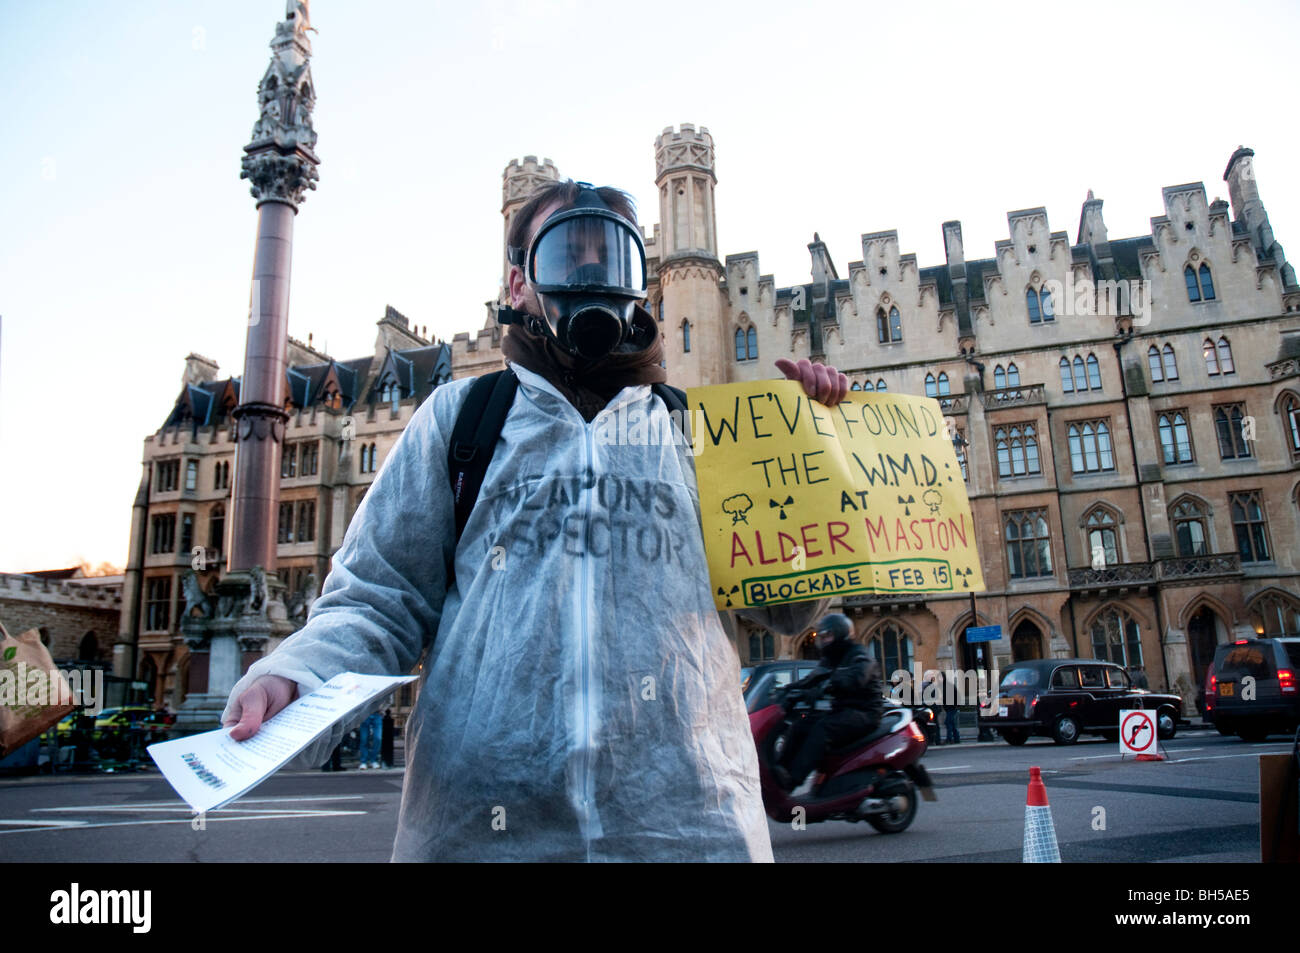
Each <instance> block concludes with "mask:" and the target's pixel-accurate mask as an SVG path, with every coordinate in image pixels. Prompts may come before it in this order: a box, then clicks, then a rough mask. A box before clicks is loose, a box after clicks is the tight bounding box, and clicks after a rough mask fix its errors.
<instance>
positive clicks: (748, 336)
mask: <svg viewBox="0 0 1300 953" xmlns="http://www.w3.org/2000/svg"><path fill="white" fill-rule="evenodd" d="M745 348H746V350H747V351H748V352H749V358H748V359H749V360H751V361H756V360H758V332H757V331H756V330H755V329H754V328H753V327H752V326H751V327H750V329H749V330H748V331H746V332H745Z"/></svg>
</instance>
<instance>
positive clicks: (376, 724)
mask: <svg viewBox="0 0 1300 953" xmlns="http://www.w3.org/2000/svg"><path fill="white" fill-rule="evenodd" d="M383 730H384V719H383V716H382V715H380V714H379V712H377V711H372V712H371V713H370V714H369V716H367V718H366V720H365V721H363V722H362V723H361V750H360V752H359V754H360V756H361V770H362V771H364V770H366V768H378V767H379V739H380V735H382V734H383Z"/></svg>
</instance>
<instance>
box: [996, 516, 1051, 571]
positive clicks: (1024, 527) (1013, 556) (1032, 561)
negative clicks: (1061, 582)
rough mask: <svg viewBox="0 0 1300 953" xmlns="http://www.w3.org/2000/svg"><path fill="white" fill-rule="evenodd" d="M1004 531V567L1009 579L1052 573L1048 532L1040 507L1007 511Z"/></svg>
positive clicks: (1045, 519)
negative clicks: (1038, 508) (1005, 546)
mask: <svg viewBox="0 0 1300 953" xmlns="http://www.w3.org/2000/svg"><path fill="white" fill-rule="evenodd" d="M1004 519H1005V523H1004V531H1005V534H1006V541H1007V567H1008V569H1009V571H1010V574H1011V578H1012V579H1025V578H1029V577H1033V576H1050V575H1051V574H1052V541H1051V538H1050V536H1049V535H1048V530H1047V517H1046V511H1044V510H1027V511H1021V512H1016V513H1008V514H1006V516H1005V518H1004Z"/></svg>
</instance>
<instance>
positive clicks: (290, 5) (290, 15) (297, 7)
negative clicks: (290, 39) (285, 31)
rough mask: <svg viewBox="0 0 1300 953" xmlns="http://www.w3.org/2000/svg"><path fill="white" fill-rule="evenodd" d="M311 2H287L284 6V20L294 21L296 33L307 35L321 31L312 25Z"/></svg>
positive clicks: (304, 0)
mask: <svg viewBox="0 0 1300 953" xmlns="http://www.w3.org/2000/svg"><path fill="white" fill-rule="evenodd" d="M310 7H311V0H287V2H286V3H285V5H284V18H285V19H286V20H292V21H293V32H294V33H306V32H307V31H308V30H311V32H313V33H319V32H320V30H318V29H316V28H315V27H314V26H312V25H311V10H310Z"/></svg>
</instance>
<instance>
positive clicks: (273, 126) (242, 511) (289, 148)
mask: <svg viewBox="0 0 1300 953" xmlns="http://www.w3.org/2000/svg"><path fill="white" fill-rule="evenodd" d="M286 6H287V9H286V12H285V18H284V19H283V20H281V21H280V22H279V23H277V24H276V25H275V36H274V38H273V39H272V40H271V63H270V65H269V66H268V67H267V69H266V73H265V74H264V75H263V76H262V82H261V83H260V84H259V85H258V88H257V101H258V105H259V107H260V109H261V115H260V117H259V118H258V120H257V122H256V124H255V125H254V126H253V136H252V141H251V142H249V143H248V145H246V146H244V158H243V163H242V165H243V171H242V172H241V173H240V178H243V179H248V180H249V182H250V183H251V184H252V188H251V190H250V191H251V192H252V195H253V198H254V199H256V200H257V210H258V220H257V245H256V251H255V253H254V258H253V287H252V293H251V296H250V302H249V314H248V338H247V345H246V349H245V354H244V376H243V378H242V379H241V381H240V391H239V406H238V407H236V408H235V410H234V412H233V416H234V417H235V419H236V422H237V423H236V427H237V434H238V442H237V444H236V450H235V482H234V486H233V488H232V494H231V496H232V501H231V517H230V520H229V528H228V530H227V531H228V532H229V533H230V537H229V546H228V548H227V552H229V554H230V557H229V562H228V563H227V570H228V571H227V573H226V575H225V576H223V577H222V578H221V580H220V581H219V582H218V583H217V588H216V592H215V593H213V594H207V593H204V592H203V591H202V590H201V588H200V587H199V586H198V585H197V582H196V580H195V578H194V576H193V574H192V573H186V578H185V580H184V586H183V590H184V592H185V608H184V610H183V611H182V614H181V628H182V631H183V632H184V633H185V641H186V643H187V644H188V645H189V648H190V652H191V653H192V654H194V655H195V656H196V657H198V656H202V655H204V654H206V655H207V660H208V666H207V670H208V679H207V690H206V691H204V692H197V693H191V694H190V695H189V696H188V697H187V699H186V701H185V704H184V705H183V706H182V708H181V711H180V712H179V713H178V716H177V722H178V724H179V725H180V726H183V727H184V728H190V729H193V730H201V729H207V728H212V727H216V725H217V722H218V719H219V717H220V715H221V711H222V709H223V708H224V707H225V704H226V698H227V696H228V695H229V694H230V689H231V687H233V685H234V684H235V682H236V681H237V680H238V679H239V677H240V675H241V674H242V672H243V668H244V666H243V659H244V656H245V654H246V653H254V654H255V653H258V652H261V651H264V650H265V648H266V645H267V641H268V640H269V639H270V638H271V637H272V636H277V637H283V636H285V635H288V634H290V633H291V632H292V631H293V630H294V628H295V626H294V624H293V623H291V622H290V621H289V619H288V613H287V612H286V610H285V606H284V599H283V594H284V588H285V587H284V583H283V582H282V581H281V580H280V579H279V578H278V577H277V576H276V574H275V568H276V543H277V531H278V528H279V498H280V457H281V453H282V451H283V442H284V425H285V422H286V421H287V420H288V416H289V415H288V413H287V412H286V411H285V400H286V384H287V379H286V351H287V348H288V327H289V272H290V263H291V258H292V250H293V220H294V216H295V215H297V214H298V206H299V205H300V204H301V203H302V201H303V198H304V195H305V194H306V192H307V190H308V189H314V188H316V181H317V179H318V178H319V176H318V175H317V174H316V166H317V165H318V164H319V163H320V160H319V159H318V158H317V157H316V154H315V152H314V151H313V150H314V149H315V146H316V133H315V131H314V130H313V129H312V125H311V111H312V107H313V106H314V105H315V103H316V90H315V87H314V85H313V81H312V76H311V65H310V62H309V61H310V58H311V41H310V39H309V38H308V36H307V33H308V31H309V30H311V31H312V32H315V31H314V30H313V28H312V26H311V19H310V15H309V12H308V3H307V2H306V0H289V2H288V3H287V5H286ZM197 558H201V557H199V556H196V559H197ZM195 568H198V569H202V568H205V567H202V566H197V567H195Z"/></svg>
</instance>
